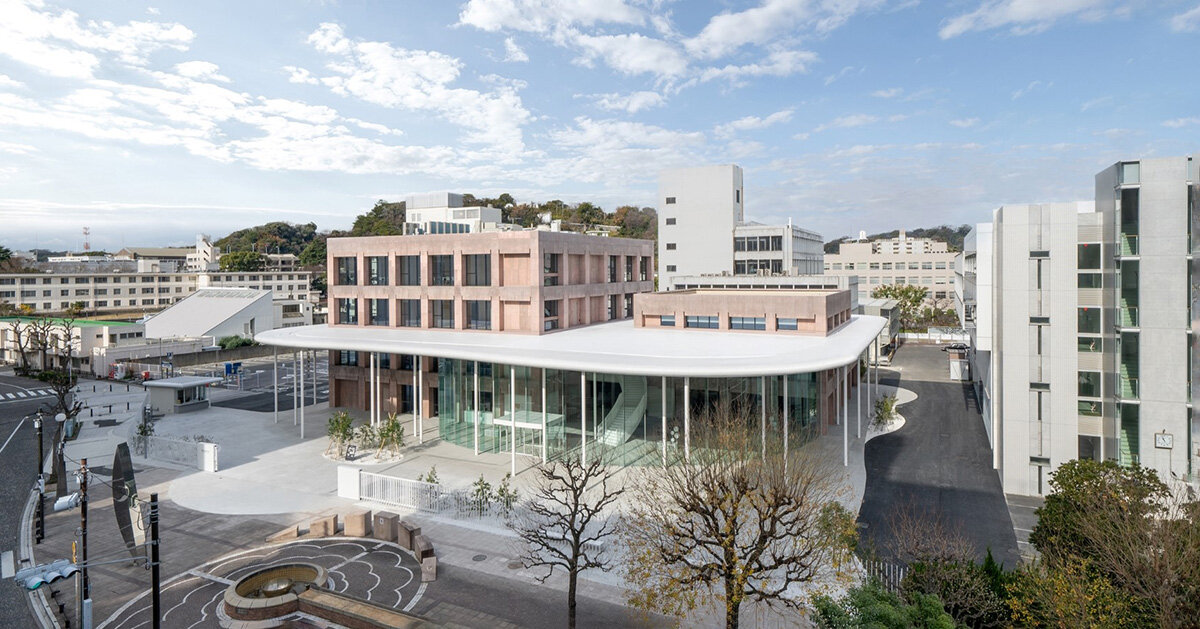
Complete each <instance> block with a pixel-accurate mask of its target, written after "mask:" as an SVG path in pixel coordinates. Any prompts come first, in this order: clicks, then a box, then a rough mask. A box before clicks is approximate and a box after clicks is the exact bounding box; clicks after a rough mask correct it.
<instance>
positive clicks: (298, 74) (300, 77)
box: [283, 66, 321, 85]
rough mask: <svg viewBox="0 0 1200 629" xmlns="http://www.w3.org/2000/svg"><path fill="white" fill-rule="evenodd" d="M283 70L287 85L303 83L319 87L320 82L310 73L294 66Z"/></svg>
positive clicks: (284, 67) (285, 67)
mask: <svg viewBox="0 0 1200 629" xmlns="http://www.w3.org/2000/svg"><path fill="white" fill-rule="evenodd" d="M283 69H284V70H285V71H287V73H288V83H303V84H307V85H320V84H321V80H320V79H318V78H317V77H315V76H313V73H312V72H309V71H308V70H305V69H304V68H297V67H296V66H283Z"/></svg>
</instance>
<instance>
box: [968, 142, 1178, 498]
mask: <svg viewBox="0 0 1200 629" xmlns="http://www.w3.org/2000/svg"><path fill="white" fill-rule="evenodd" d="M1197 181H1198V179H1197V168H1196V162H1195V161H1193V160H1192V159H1191V158H1188V157H1176V158H1162V159H1148V160H1141V161H1133V162H1120V163H1117V164H1114V165H1113V166H1111V167H1109V168H1107V169H1105V170H1104V171H1102V172H1100V173H1099V174H1097V175H1096V198H1095V201H1094V202H1083V203H1065V204H1064V203H1058V204H1044V205H1006V206H1003V207H1001V208H999V209H998V210H996V211H995V213H994V217H993V222H992V225H991V226H992V234H991V239H990V240H991V243H990V244H991V246H992V253H991V255H990V256H988V255H987V254H986V253H985V244H984V241H983V240H982V239H983V238H984V233H985V232H984V230H982V229H980V228H978V227H977V229H976V238H975V242H974V246H973V248H974V256H973V257H974V258H975V260H976V262H975V271H974V277H975V304H974V306H975V308H974V312H975V318H974V335H973V338H974V339H975V342H976V349H975V352H974V356H973V364H974V365H976V368H975V369H974V370H973V371H974V372H975V373H974V374H973V377H974V378H975V379H976V380H982V381H981V382H980V383H979V387H980V388H981V389H983V390H984V391H985V392H986V393H987V396H986V397H984V398H982V401H983V403H984V404H985V408H986V412H987V413H989V414H990V417H989V429H990V432H991V433H992V434H993V435H994V437H993V446H994V464H995V466H996V469H997V470H999V472H1000V478H1001V482H1002V484H1003V486H1004V490H1005V491H1006V492H1007V493H1013V494H1026V495H1037V494H1043V493H1045V492H1046V491H1047V490H1048V488H1049V485H1048V481H1049V474H1050V472H1052V471H1053V470H1055V469H1057V468H1058V466H1059V465H1061V464H1062V463H1064V462H1066V461H1069V460H1071V459H1076V458H1091V459H1096V460H1115V461H1117V462H1119V463H1121V464H1122V465H1132V464H1135V463H1137V464H1141V465H1143V466H1146V467H1150V468H1153V469H1155V470H1157V471H1158V472H1159V474H1160V475H1161V476H1162V477H1163V478H1164V479H1179V480H1187V481H1190V482H1193V483H1194V482H1196V472H1197V465H1198V462H1200V425H1198V424H1197V422H1196V420H1195V419H1193V417H1192V409H1191V387H1192V386H1194V385H1195V382H1196V380H1197V379H1196V378H1193V377H1192V372H1193V369H1194V367H1193V365H1196V364H1200V363H1197V362H1196V361H1195V360H1194V358H1195V357H1194V356H1193V355H1192V354H1193V353H1194V352H1195V351H1196V349H1195V347H1194V343H1193V342H1192V338H1193V334H1194V329H1195V327H1196V326H1197V322H1196V321H1194V320H1193V316H1194V313H1195V312H1196V311H1197V308H1196V307H1195V306H1193V305H1192V304H1193V303H1194V301H1195V300H1196V298H1197V294H1196V293H1197V291H1196V289H1194V288H1193V286H1192V281H1191V277H1192V275H1193V273H1194V270H1193V265H1194V264H1195V262H1194V261H1193V259H1192V254H1191V251H1192V233H1194V230H1195V229H1196V226H1195V221H1196V220H1197V219H1196V212H1195V209H1196V208H1195V204H1196V202H1197V201H1196V200H1197V198H1200V190H1198V188H1197ZM967 249H968V251H966V252H964V256H963V259H964V267H967V266H968V264H969V263H968V260H969V258H970V257H971V255H970V250H971V249H972V245H971V243H967ZM986 258H990V262H991V266H990V269H985V268H984V262H983V261H984V260H985V259H986ZM964 271H965V272H964V274H963V288H964V290H963V293H962V294H963V299H962V302H963V303H962V306H961V308H962V310H961V312H963V313H964V315H966V314H967V313H969V312H970V310H971V309H970V308H969V306H970V305H971V304H970V290H969V288H970V283H969V282H968V281H967V280H968V277H969V271H967V269H964ZM985 273H986V274H987V275H989V276H990V278H991V284H992V285H991V290H990V293H991V297H992V303H991V305H990V307H988V306H985V304H984V301H983V298H982V297H981V294H982V293H983V292H984V291H985V290H986V289H985V288H984V286H985V284H984V281H983V279H982V278H983V277H984V275H985ZM1142 278H1145V281H1142ZM985 310H990V313H991V316H992V318H991V320H990V321H988V320H987V319H986V318H985V312H984V311H985ZM964 318H966V317H965V316H964ZM968 325H969V326H970V325H971V322H970V320H969V319H968ZM989 342H990V346H989V345H988V343H989ZM985 348H990V355H989V354H988V349H985ZM1150 373H1152V374H1153V377H1145V375H1146V374H1150Z"/></svg>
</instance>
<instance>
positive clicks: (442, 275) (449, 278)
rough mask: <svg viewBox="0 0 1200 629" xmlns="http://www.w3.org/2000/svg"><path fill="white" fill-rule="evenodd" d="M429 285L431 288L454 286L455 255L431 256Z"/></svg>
mask: <svg viewBox="0 0 1200 629" xmlns="http://www.w3.org/2000/svg"><path fill="white" fill-rule="evenodd" d="M429 285H430V286H453V285H454V256H453V255H436V256H429Z"/></svg>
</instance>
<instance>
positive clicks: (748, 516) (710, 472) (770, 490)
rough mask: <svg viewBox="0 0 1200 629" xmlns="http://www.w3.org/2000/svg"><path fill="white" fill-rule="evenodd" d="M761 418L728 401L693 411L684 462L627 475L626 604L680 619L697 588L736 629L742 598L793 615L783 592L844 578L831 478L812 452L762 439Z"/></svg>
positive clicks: (843, 515)
mask: <svg viewBox="0 0 1200 629" xmlns="http://www.w3.org/2000/svg"><path fill="white" fill-rule="evenodd" d="M759 421H760V420H759V414H758V412H757V409H750V408H747V407H734V406H731V405H729V404H724V405H717V406H716V407H713V408H711V409H709V410H707V411H704V412H701V413H698V414H697V416H695V417H693V419H692V430H691V432H692V439H691V443H692V446H691V452H690V457H688V458H687V460H684V459H683V458H682V457H676V458H674V459H672V460H669V461H668V464H667V465H665V466H663V467H661V468H646V469H644V470H642V472H641V474H640V475H639V476H638V477H637V478H636V480H635V481H634V483H633V486H632V493H633V495H634V501H633V502H634V505H633V507H632V508H631V509H630V512H629V515H628V517H627V519H626V521H625V526H624V527H623V529H622V530H623V538H624V541H625V542H626V546H627V547H628V549H629V554H628V567H627V576H628V577H629V582H630V583H634V584H637V587H638V589H636V590H635V591H633V592H631V602H632V603H633V604H634V605H635V606H637V607H640V608H643V609H648V610H656V611H661V612H664V613H668V614H671V615H676V616H682V615H684V614H686V613H687V612H689V611H691V610H693V609H695V607H696V605H697V601H698V600H700V599H699V597H700V594H701V593H702V592H704V591H707V592H709V593H712V594H718V595H720V596H722V597H723V598H724V601H725V626H726V627H729V628H735V627H737V626H738V621H739V614H740V610H741V605H742V603H743V601H747V600H750V601H758V602H762V603H764V604H766V605H768V606H782V607H784V608H791V609H795V610H799V609H800V608H801V606H802V605H803V603H804V600H803V599H802V598H800V597H796V596H794V595H789V589H791V588H792V587H793V586H797V585H800V584H805V583H811V582H815V581H824V580H825V579H827V578H829V579H831V578H837V577H840V576H844V574H843V570H846V569H848V568H849V566H850V565H851V563H850V562H849V561H848V558H849V555H850V552H851V548H850V547H851V544H850V543H848V540H847V535H846V534H845V531H846V530H847V529H849V530H850V531H853V516H852V515H850V513H849V512H848V511H847V510H845V509H844V508H842V507H841V505H840V504H839V503H838V502H837V501H836V498H837V494H838V487H837V484H836V481H834V480H833V479H834V478H837V476H838V475H836V474H832V473H831V472H832V469H833V468H832V465H831V464H830V463H829V462H828V461H827V460H825V459H824V458H817V457H818V455H817V453H815V452H812V453H810V452H806V451H805V452H801V451H797V450H792V451H784V450H783V449H782V448H781V444H780V440H777V439H770V440H763V439H762V438H761V434H760V430H759ZM850 537H853V532H851V534H850Z"/></svg>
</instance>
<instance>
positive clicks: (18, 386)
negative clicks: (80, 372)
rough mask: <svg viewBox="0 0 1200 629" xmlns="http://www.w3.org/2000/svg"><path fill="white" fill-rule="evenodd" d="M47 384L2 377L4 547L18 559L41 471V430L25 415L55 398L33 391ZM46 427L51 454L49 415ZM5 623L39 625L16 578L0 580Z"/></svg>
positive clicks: (0, 538) (0, 508)
mask: <svg viewBox="0 0 1200 629" xmlns="http://www.w3.org/2000/svg"><path fill="white" fill-rule="evenodd" d="M45 389H46V386H45V384H44V383H42V382H38V381H36V380H29V379H26V378H16V377H13V376H0V479H3V481H4V482H3V483H0V550H11V551H14V552H13V556H14V557H15V558H17V559H18V560H19V559H20V552H19V551H18V549H17V540H18V535H19V533H20V521H21V514H22V512H23V511H24V508H25V500H26V499H27V498H28V497H29V488H30V487H31V486H32V485H33V481H34V477H35V475H36V474H37V431H36V430H34V428H33V421H32V418H31V417H30V418H29V419H24V418H26V417H28V416H31V415H33V414H34V413H36V412H37V410H38V409H39V408H41V406H42V404H43V403H48V402H49V401H50V399H51V398H49V397H46V396H41V395H39V396H34V395H33V393H31V392H37V391H42V390H45ZM20 394H24V397H22V396H21V395H20ZM43 428H44V429H43V435H42V439H43V441H44V444H45V450H46V453H47V454H49V452H50V449H51V443H52V441H53V439H54V429H55V425H54V421H53V420H49V421H48V422H47V425H45V426H44V427H43ZM18 567H19V566H18ZM0 626H4V627H32V626H34V619H33V615H32V614H31V613H30V612H29V604H28V603H27V602H26V598H25V591H24V590H23V589H21V588H20V587H18V586H17V584H16V582H14V581H13V580H12V579H4V580H2V581H0Z"/></svg>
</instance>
